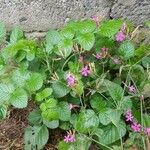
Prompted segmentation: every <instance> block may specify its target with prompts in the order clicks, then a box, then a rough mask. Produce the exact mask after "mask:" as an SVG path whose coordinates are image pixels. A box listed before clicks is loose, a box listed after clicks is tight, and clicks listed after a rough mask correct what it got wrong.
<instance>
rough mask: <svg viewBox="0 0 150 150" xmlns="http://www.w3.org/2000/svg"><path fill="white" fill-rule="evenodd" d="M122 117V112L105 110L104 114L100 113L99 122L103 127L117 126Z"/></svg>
mask: <svg viewBox="0 0 150 150" xmlns="http://www.w3.org/2000/svg"><path fill="white" fill-rule="evenodd" d="M120 117H121V112H119V111H118V110H115V109H109V108H108V109H105V110H103V111H102V112H100V113H99V121H100V123H102V124H103V125H108V124H109V123H111V122H112V123H113V124H116V122H119V120H120Z"/></svg>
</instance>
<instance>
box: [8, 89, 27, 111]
mask: <svg viewBox="0 0 150 150" xmlns="http://www.w3.org/2000/svg"><path fill="white" fill-rule="evenodd" d="M10 103H11V104H12V105H13V106H14V107H16V108H25V107H27V104H28V95H27V93H26V91H25V90H24V89H22V88H18V89H16V90H15V91H14V92H13V93H12V94H11V97H10Z"/></svg>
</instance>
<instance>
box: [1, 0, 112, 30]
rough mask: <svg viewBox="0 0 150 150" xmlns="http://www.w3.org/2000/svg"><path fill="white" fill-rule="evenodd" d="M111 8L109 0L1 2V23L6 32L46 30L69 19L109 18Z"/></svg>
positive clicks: (18, 0) (110, 0)
mask: <svg viewBox="0 0 150 150" xmlns="http://www.w3.org/2000/svg"><path fill="white" fill-rule="evenodd" d="M111 5H112V0H0V21H4V22H5V23H6V25H7V27H8V28H9V29H11V28H12V27H13V26H16V25H19V26H21V27H22V28H23V29H24V30H25V31H26V32H33V31H47V30H48V29H49V28H59V27H61V26H64V25H65V23H66V22H68V21H69V20H72V19H73V20H78V19H81V18H89V17H91V16H92V15H97V16H106V17H108V16H109V12H110V8H111Z"/></svg>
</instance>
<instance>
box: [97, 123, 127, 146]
mask: <svg viewBox="0 0 150 150" xmlns="http://www.w3.org/2000/svg"><path fill="white" fill-rule="evenodd" d="M103 131H104V132H103V134H102V135H101V136H100V137H99V141H100V143H103V144H106V145H109V144H111V143H114V142H115V141H117V140H119V139H120V137H123V136H124V135H125V134H126V125H125V123H124V122H122V121H120V122H119V123H118V124H117V127H116V126H114V125H113V124H110V125H108V126H106V127H104V128H103Z"/></svg>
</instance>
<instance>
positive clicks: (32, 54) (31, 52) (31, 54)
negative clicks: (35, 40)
mask: <svg viewBox="0 0 150 150" xmlns="http://www.w3.org/2000/svg"><path fill="white" fill-rule="evenodd" d="M26 58H27V60H28V61H32V60H33V59H34V58H35V52H34V50H30V51H28V52H27V55H26Z"/></svg>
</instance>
